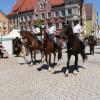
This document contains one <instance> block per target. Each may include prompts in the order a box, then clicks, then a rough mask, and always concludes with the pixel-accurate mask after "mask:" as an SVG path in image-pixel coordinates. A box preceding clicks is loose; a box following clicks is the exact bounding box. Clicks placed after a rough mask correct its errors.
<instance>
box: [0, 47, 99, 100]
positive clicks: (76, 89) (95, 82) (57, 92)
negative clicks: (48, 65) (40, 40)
mask: <svg viewBox="0 0 100 100" xmlns="http://www.w3.org/2000/svg"><path fill="white" fill-rule="evenodd" d="M87 52H88V48H87ZM99 53H100V48H99V47H96V49H95V55H94V56H93V55H89V56H88V60H87V61H86V69H83V68H79V73H78V75H77V76H76V75H73V73H70V74H69V76H68V77H64V73H63V72H62V68H64V67H66V61H67V56H66V53H63V59H62V60H61V65H60V66H59V67H58V66H55V68H54V69H53V70H54V71H55V72H56V73H55V74H52V73H50V72H48V71H47V69H41V71H39V70H38V68H40V67H41V66H42V64H37V65H33V66H29V65H28V64H23V65H20V64H19V63H18V62H20V61H23V62H25V59H24V60H23V59H22V58H15V57H11V58H9V59H0V64H1V65H0V100H100V54H99ZM38 58H39V57H38ZM29 60H30V59H29V58H28V57H27V61H29ZM73 61H74V57H72V59H71V65H72V64H73ZM79 65H82V59H81V57H80V59H79Z"/></svg>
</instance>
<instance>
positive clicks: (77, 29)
mask: <svg viewBox="0 0 100 100" xmlns="http://www.w3.org/2000/svg"><path fill="white" fill-rule="evenodd" d="M73 23H74V26H73V33H74V34H76V36H78V38H79V39H80V40H81V41H83V40H84V29H83V28H82V26H81V25H80V22H79V19H78V17H76V16H75V17H74V19H73Z"/></svg>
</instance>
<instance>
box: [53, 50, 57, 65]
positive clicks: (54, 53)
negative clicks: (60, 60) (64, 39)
mask: <svg viewBox="0 0 100 100" xmlns="http://www.w3.org/2000/svg"><path fill="white" fill-rule="evenodd" d="M53 55H54V61H53V63H54V64H55V59H56V52H55V51H54V52H53Z"/></svg>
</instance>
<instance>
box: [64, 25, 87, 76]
mask: <svg viewBox="0 0 100 100" xmlns="http://www.w3.org/2000/svg"><path fill="white" fill-rule="evenodd" d="M63 33H64V35H65V37H67V39H68V40H67V58H68V59H67V68H66V72H65V77H68V73H69V63H70V58H71V55H74V56H75V70H74V74H77V72H78V54H81V56H82V59H83V63H84V62H85V60H86V59H87V55H86V53H85V45H84V43H83V42H82V41H81V40H80V39H79V38H78V37H77V36H76V35H75V34H74V33H73V29H72V27H71V26H70V25H68V24H67V25H65V27H64V30H63ZM84 65H85V64H84ZM84 67H85V66H84Z"/></svg>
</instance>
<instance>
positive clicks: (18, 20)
mask: <svg viewBox="0 0 100 100" xmlns="http://www.w3.org/2000/svg"><path fill="white" fill-rule="evenodd" d="M18 28H19V12H18V11H17V29H18Z"/></svg>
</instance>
